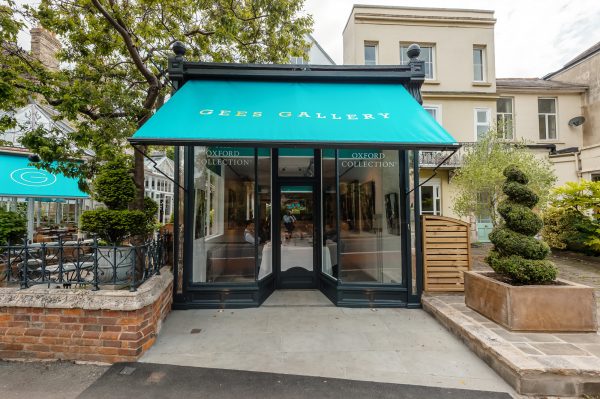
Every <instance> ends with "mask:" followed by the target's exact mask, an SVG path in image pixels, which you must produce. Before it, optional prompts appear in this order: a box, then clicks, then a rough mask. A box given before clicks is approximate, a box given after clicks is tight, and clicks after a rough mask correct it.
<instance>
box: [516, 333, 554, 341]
mask: <svg viewBox="0 0 600 399" xmlns="http://www.w3.org/2000/svg"><path fill="white" fill-rule="evenodd" d="M519 335H521V336H522V337H525V338H527V339H528V340H529V341H531V342H560V340H559V339H558V338H557V337H556V336H555V335H553V334H547V333H520V334H519Z"/></svg>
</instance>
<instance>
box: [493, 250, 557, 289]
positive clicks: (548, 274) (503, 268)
mask: <svg viewBox="0 0 600 399" xmlns="http://www.w3.org/2000/svg"><path fill="white" fill-rule="evenodd" d="M485 260H486V262H487V263H488V264H489V265H490V266H491V267H492V269H494V271H496V273H499V274H502V275H505V276H510V277H511V279H512V280H513V281H514V282H517V283H520V284H537V283H544V282H546V281H553V280H555V279H556V275H557V270H556V268H555V267H554V265H553V264H552V262H550V261H549V260H546V259H540V260H532V259H525V258H523V257H521V256H518V255H511V256H507V257H503V256H502V255H500V254H499V253H498V252H496V251H490V253H489V255H488V256H487V258H486V259H485Z"/></svg>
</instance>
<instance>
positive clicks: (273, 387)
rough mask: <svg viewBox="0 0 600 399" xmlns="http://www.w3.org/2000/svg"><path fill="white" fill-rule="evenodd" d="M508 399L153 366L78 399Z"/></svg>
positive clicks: (114, 376)
mask: <svg viewBox="0 0 600 399" xmlns="http://www.w3.org/2000/svg"><path fill="white" fill-rule="evenodd" d="M136 397H144V398H161V399H166V398H174V399H175V398H176V399H181V398H210V399H229V398H261V399H269V398H286V399H301V398H302V399H329V398H343V399H355V398H356V399H358V398H360V399H364V398H378V399H386V398H394V399H413V398H414V399H423V398H428V399H437V398H443V399H454V398H456V399H488V398H489V399H510V398H511V396H510V395H509V394H507V393H499V392H484V391H472V390H463V389H448V388H436V387H424V386H414V385H399V384H384V383H374V382H367V381H354V380H343V379H335V378H322V377H307V376H298V375H286V374H273V373H260V372H252V371H237V370H223V369H211V368H199V367H183V366H171V365H164V364H153V363H120V364H115V365H113V366H112V367H111V368H110V369H108V371H107V372H106V373H104V374H103V375H102V377H100V378H99V379H98V380H97V381H96V382H94V383H93V384H92V385H91V386H90V387H89V388H87V389H86V390H85V391H84V392H83V393H82V394H81V395H80V396H79V398H81V399H99V398H110V399H120V398H123V399H131V398H136Z"/></svg>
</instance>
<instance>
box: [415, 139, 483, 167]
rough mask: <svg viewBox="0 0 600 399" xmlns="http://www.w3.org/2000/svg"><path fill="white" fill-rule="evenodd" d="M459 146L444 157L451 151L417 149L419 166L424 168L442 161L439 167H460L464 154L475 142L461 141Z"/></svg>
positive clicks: (434, 165)
mask: <svg viewBox="0 0 600 399" xmlns="http://www.w3.org/2000/svg"><path fill="white" fill-rule="evenodd" d="M460 144H461V145H462V147H461V148H459V149H458V151H457V152H456V153H455V154H454V155H452V156H451V157H450V158H448V159H446V158H447V157H448V156H449V155H450V154H452V152H451V151H419V166H421V167H425V168H434V167H436V166H438V165H439V164H440V163H441V162H443V163H442V164H441V165H440V167H441V168H452V169H454V168H460V167H461V166H462V165H463V162H464V157H465V155H466V154H467V153H468V152H469V151H470V150H471V149H472V148H473V147H474V146H475V145H476V144H477V143H469V142H461V143H460Z"/></svg>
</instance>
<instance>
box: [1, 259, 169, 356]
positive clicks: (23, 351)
mask: <svg viewBox="0 0 600 399" xmlns="http://www.w3.org/2000/svg"><path fill="white" fill-rule="evenodd" d="M46 287H47V286H44V287H40V286H35V287H33V288H29V289H25V290H20V289H18V288H0V358H1V359H61V360H78V361H92V362H103V363H115V362H124V361H135V360H137V359H138V358H139V357H140V356H141V355H142V354H143V353H144V352H145V351H146V350H148V348H150V347H151V346H152V344H154V341H155V340H156V336H157V335H158V332H159V331H160V328H161V325H162V321H163V320H164V319H165V317H166V316H167V314H168V313H169V311H170V310H171V303H172V299H173V274H172V273H171V271H170V270H169V268H166V267H165V268H163V269H162V270H161V274H160V275H155V276H153V277H151V278H150V279H149V280H148V281H146V282H145V283H144V284H142V285H141V286H140V287H139V288H138V290H137V291H136V292H129V291H127V290H118V291H116V290H114V291H113V290H100V291H90V290H88V289H77V288H71V289H58V288H46Z"/></svg>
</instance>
